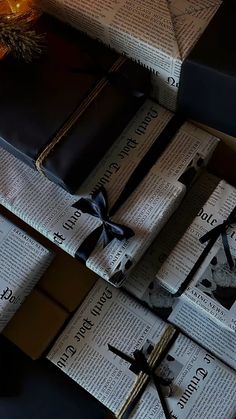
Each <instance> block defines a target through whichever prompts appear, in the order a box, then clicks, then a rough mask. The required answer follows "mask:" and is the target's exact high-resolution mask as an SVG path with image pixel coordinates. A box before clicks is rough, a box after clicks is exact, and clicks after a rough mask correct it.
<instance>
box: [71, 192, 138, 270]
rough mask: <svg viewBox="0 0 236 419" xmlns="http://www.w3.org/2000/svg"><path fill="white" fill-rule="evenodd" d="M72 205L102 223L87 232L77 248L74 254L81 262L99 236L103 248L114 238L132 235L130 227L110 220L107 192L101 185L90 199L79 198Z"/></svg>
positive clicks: (118, 238) (126, 237)
mask: <svg viewBox="0 0 236 419" xmlns="http://www.w3.org/2000/svg"><path fill="white" fill-rule="evenodd" d="M72 207H74V208H76V209H78V210H79V211H81V212H83V213H85V214H89V215H91V216H92V217H95V218H98V219H99V220H100V221H101V223H102V224H101V225H100V226H99V227H97V228H96V229H95V230H93V231H92V232H91V233H90V234H89V236H88V237H87V238H86V239H85V240H84V241H83V243H82V244H81V245H80V247H79V248H78V249H77V252H76V256H77V257H78V258H79V259H80V260H82V261H83V262H86V260H87V259H88V258H89V256H90V255H91V253H92V252H93V250H94V249H95V246H96V244H97V242H98V240H99V239H100V238H101V239H102V244H103V248H105V247H106V246H107V245H108V244H109V243H110V242H111V241H112V240H114V239H117V240H120V241H122V240H128V239H129V238H131V237H133V236H134V232H133V230H132V229H131V228H129V227H126V226H124V225H122V224H118V223H115V222H114V221H112V219H111V217H110V215H109V209H108V199H107V193H106V190H105V188H103V187H101V188H100V189H98V190H96V191H95V192H94V193H93V194H92V197H91V199H89V198H81V199H79V201H77V202H75V203H74V204H73V205H72Z"/></svg>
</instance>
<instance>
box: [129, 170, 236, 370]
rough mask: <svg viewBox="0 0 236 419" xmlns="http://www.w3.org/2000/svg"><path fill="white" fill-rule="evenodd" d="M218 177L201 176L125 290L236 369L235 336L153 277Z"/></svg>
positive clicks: (132, 273)
mask: <svg viewBox="0 0 236 419" xmlns="http://www.w3.org/2000/svg"><path fill="white" fill-rule="evenodd" d="M219 182H220V179H219V178H218V177H217V176H214V175H212V174H209V173H207V172H205V173H203V174H202V175H201V176H200V177H199V179H198V180H197V181H196V182H195V183H194V185H193V186H192V188H191V189H190V190H189V192H188V193H187V195H186V197H185V198H184V200H183V201H182V203H181V205H180V206H179V208H178V210H177V211H176V212H175V214H174V215H173V216H172V217H171V219H170V220H169V222H168V223H167V224H166V225H165V226H164V228H163V229H162V231H161V233H160V234H159V235H158V236H157V238H156V240H155V241H154V242H153V244H152V245H151V246H150V248H149V249H148V251H147V252H146V253H145V255H144V256H143V257H142V259H141V260H140V261H139V263H138V264H137V265H136V267H135V268H134V269H133V270H132V272H131V273H130V274H129V275H128V276H127V278H126V281H125V283H124V288H125V289H126V291H128V292H129V293H130V294H131V295H132V296H134V297H135V298H136V299H138V300H139V301H141V302H142V303H143V304H144V305H145V306H146V307H149V308H150V309H151V310H152V311H154V312H155V313H156V314H157V315H158V316H160V317H161V318H163V319H164V320H168V321H169V322H170V323H172V324H173V325H174V326H175V327H177V328H178V329H180V330H181V331H183V332H184V333H185V334H186V335H188V336H189V337H190V338H191V339H193V340H194V341H196V342H197V343H199V344H200V345H201V346H203V347H205V348H206V349H208V350H210V351H211V352H212V353H213V354H214V355H216V356H217V357H218V358H219V359H221V360H222V361H224V362H225V363H227V364H228V365H229V366H231V367H232V368H234V369H236V352H235V348H236V334H235V332H234V331H233V330H228V329H226V328H225V327H224V326H223V325H222V324H221V325H220V324H219V322H218V321H217V320H216V319H215V318H213V317H212V316H208V315H206V312H205V311H203V310H202V309H201V307H199V305H197V304H196V305H193V304H192V303H191V301H189V300H187V299H186V298H185V297H184V294H183V295H181V296H179V297H178V296H174V295H173V294H171V293H170V292H169V291H167V290H166V289H165V288H164V287H163V286H162V285H161V283H160V281H159V280H158V279H157V277H156V273H157V272H158V271H159V270H160V268H161V266H162V264H163V263H164V261H165V259H166V258H167V256H168V255H169V254H170V253H171V251H172V249H173V247H174V246H175V245H176V244H177V243H178V240H180V238H181V237H182V235H183V234H184V233H185V231H186V229H187V228H188V226H189V225H190V224H191V223H192V221H193V219H194V217H195V215H196V213H197V212H198V211H199V210H200V208H201V207H202V205H204V203H205V202H206V200H207V199H208V198H209V196H210V194H211V192H213V190H214V189H215V188H216V186H217V185H218V184H219Z"/></svg>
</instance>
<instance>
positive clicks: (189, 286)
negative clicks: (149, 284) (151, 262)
mask: <svg viewBox="0 0 236 419" xmlns="http://www.w3.org/2000/svg"><path fill="white" fill-rule="evenodd" d="M235 206H236V189H235V188H234V187H233V186H231V185H229V184H228V183H227V182H225V181H221V182H220V183H219V184H218V186H217V187H216V189H215V190H214V192H213V193H212V194H211V196H210V198H209V199H208V200H207V202H206V203H205V204H204V205H203V206H202V208H201V209H200V210H199V211H198V214H197V216H196V217H195V219H194V221H193V222H192V224H191V225H190V226H189V228H188V229H187V231H186V232H185V234H184V235H183V236H182V238H181V239H180V240H179V242H178V243H177V245H176V246H175V247H174V249H173V250H172V252H171V253H170V255H169V256H168V258H167V259H166V260H165V262H164V263H163V265H162V266H161V268H160V270H159V271H158V273H157V279H158V280H160V281H161V284H162V285H163V286H164V287H165V288H166V289H168V290H169V291H170V292H171V293H173V294H178V293H179V292H180V290H181V292H180V294H182V297H184V298H187V299H188V300H189V302H192V303H193V304H197V305H198V306H199V307H200V308H201V309H203V310H204V311H205V313H207V314H208V315H210V316H213V317H214V318H215V319H216V320H217V321H219V322H220V324H221V325H223V326H225V327H227V328H229V329H232V330H234V331H236V227H235V221H236V218H235V217H234V218H232V220H231V225H226V235H227V240H226V242H227V243H228V245H229V249H230V253H231V255H232V266H230V261H229V258H227V251H226V250H225V246H224V242H225V240H224V239H223V240H222V236H221V234H219V235H218V236H217V237H218V240H217V241H215V243H213V245H212V246H211V248H210V249H209V252H208V254H207V255H206V256H205V259H204V260H203V261H202V263H201V265H200V267H198V269H197V271H196V272H195V273H194V274H193V275H191V272H192V269H194V266H195V265H196V264H197V263H198V259H199V257H200V256H201V255H202V254H203V251H204V249H205V248H206V246H208V244H207V243H205V242H204V243H201V242H200V240H199V239H200V238H202V237H203V236H204V235H205V234H206V233H208V232H209V231H213V229H215V228H216V227H217V226H220V225H221V224H222V223H224V222H225V221H226V220H227V218H228V217H229V215H230V214H231V213H232V211H233V210H234V209H235ZM208 243H210V241H209V242H208ZM226 246H227V244H226ZM188 277H189V281H188V282H186V279H187V280H188Z"/></svg>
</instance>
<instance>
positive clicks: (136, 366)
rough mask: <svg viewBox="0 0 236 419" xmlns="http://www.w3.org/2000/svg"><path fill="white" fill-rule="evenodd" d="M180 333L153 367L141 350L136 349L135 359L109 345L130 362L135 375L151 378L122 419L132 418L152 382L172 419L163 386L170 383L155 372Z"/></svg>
mask: <svg viewBox="0 0 236 419" xmlns="http://www.w3.org/2000/svg"><path fill="white" fill-rule="evenodd" d="M177 334H178V332H175V333H174V334H173V336H172V338H171V339H170V340H169V342H168V344H167V346H166V348H165V350H164V351H163V353H162V354H161V356H160V358H159V359H158V360H157V362H156V363H155V364H154V366H153V367H150V365H149V364H148V361H147V359H146V356H145V354H144V353H143V352H142V350H140V349H136V350H135V351H134V353H133V357H132V356H130V355H127V354H126V353H124V352H122V351H120V350H119V349H117V348H115V347H114V346H112V345H109V344H108V349H109V351H111V352H113V353H114V354H115V355H117V356H119V357H120V358H121V359H124V361H126V362H128V363H129V364H130V365H131V367H130V370H131V371H132V372H134V373H135V374H137V375H138V374H139V373H140V372H143V373H144V374H146V375H147V376H148V377H149V380H148V381H147V383H146V385H144V386H143V388H142V389H141V390H140V392H139V393H138V394H137V395H136V396H135V397H134V399H133V400H132V402H131V403H130V405H129V407H128V408H127V410H126V412H125V414H124V415H123V416H122V419H128V418H129V417H130V414H131V412H132V411H133V410H134V408H135V406H136V404H137V403H138V401H139V400H140V398H141V397H142V395H143V393H144V391H145V389H146V387H147V385H148V383H149V381H150V380H152V381H153V383H154V385H155V388H156V390H157V393H158V397H159V400H160V403H161V406H162V409H163V412H164V415H165V418H166V419H171V414H170V412H169V409H168V406H167V404H166V400H165V398H164V396H163V394H162V391H161V386H167V387H170V381H169V380H166V379H164V378H162V377H159V376H158V375H157V374H156V373H155V370H156V369H157V367H158V365H160V363H161V362H162V360H163V359H164V357H165V356H166V353H168V351H169V349H170V348H171V346H172V345H173V342H174V341H175V340H176V337H177Z"/></svg>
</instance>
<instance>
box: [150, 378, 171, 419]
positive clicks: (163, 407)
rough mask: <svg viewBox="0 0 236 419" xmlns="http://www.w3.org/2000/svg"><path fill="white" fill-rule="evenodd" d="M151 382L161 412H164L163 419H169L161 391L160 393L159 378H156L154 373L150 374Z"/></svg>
mask: <svg viewBox="0 0 236 419" xmlns="http://www.w3.org/2000/svg"><path fill="white" fill-rule="evenodd" d="M152 381H153V383H154V385H155V387H156V390H157V394H158V397H159V400H160V403H161V407H162V410H163V412H164V415H165V418H166V419H171V415H170V412H169V409H168V406H167V403H166V400H165V397H164V396H163V394H162V391H161V386H160V381H159V377H157V376H156V374H155V373H153V374H152Z"/></svg>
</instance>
